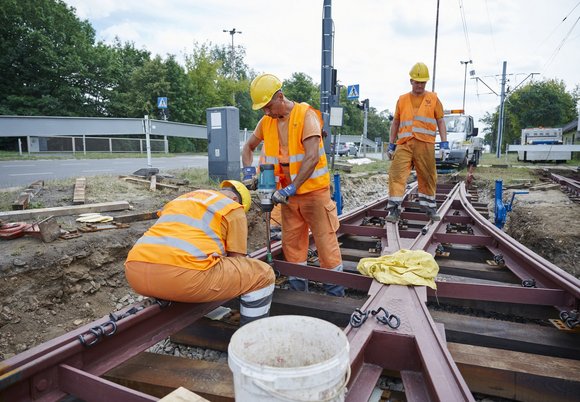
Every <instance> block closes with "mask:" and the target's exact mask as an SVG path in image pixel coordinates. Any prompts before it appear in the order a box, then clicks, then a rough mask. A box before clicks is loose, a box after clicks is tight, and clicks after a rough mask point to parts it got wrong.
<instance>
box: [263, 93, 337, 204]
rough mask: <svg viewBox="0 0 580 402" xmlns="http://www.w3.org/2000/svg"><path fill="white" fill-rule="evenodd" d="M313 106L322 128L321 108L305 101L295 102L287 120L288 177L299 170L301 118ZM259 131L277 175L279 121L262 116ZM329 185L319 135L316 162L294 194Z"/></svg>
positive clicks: (301, 149) (302, 119)
mask: <svg viewBox="0 0 580 402" xmlns="http://www.w3.org/2000/svg"><path fill="white" fill-rule="evenodd" d="M308 110H313V111H314V112H315V113H316V115H317V116H318V121H319V123H320V127H321V130H322V125H323V122H322V118H321V115H320V112H319V111H318V110H316V109H313V108H311V107H310V105H308V104H307V103H295V104H294V107H293V108H292V111H291V112H290V117H289V121H288V154H289V163H290V166H289V170H290V178H291V180H294V179H295V178H296V176H297V175H298V172H299V171H300V166H301V163H302V160H304V157H305V150H304V146H303V145H302V132H303V130H304V119H305V116H306V112H307V111H308ZM261 124H262V131H263V133H264V149H265V153H266V158H272V160H274V159H276V168H275V169H274V172H275V173H276V175H280V173H281V168H280V165H279V163H278V162H279V160H278V156H279V153H280V142H279V138H278V121H277V119H273V118H271V117H269V116H264V117H263V118H262V123H261ZM329 185H330V174H329V172H328V163H327V161H326V153H325V152H324V143H323V141H322V135H321V136H320V141H319V145H318V163H317V164H316V167H315V168H314V171H313V172H312V174H311V175H310V177H309V178H308V179H307V180H306V181H305V182H304V183H303V184H302V185H301V186H300V188H298V189H297V191H296V193H297V194H305V193H309V192H311V191H314V190H319V189H322V188H326V187H328V186H329Z"/></svg>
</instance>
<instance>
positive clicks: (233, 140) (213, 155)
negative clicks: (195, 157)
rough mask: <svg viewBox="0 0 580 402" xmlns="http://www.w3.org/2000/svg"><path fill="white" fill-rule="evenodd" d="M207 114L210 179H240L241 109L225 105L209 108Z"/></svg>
mask: <svg viewBox="0 0 580 402" xmlns="http://www.w3.org/2000/svg"><path fill="white" fill-rule="evenodd" d="M206 114H207V151H208V171H209V177H210V179H212V180H215V181H222V180H226V179H230V180H240V152H241V150H240V111H239V110H238V108H236V107H233V106H225V107H214V108H209V109H207V110H206Z"/></svg>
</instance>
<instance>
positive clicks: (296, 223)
mask: <svg viewBox="0 0 580 402" xmlns="http://www.w3.org/2000/svg"><path fill="white" fill-rule="evenodd" d="M288 200H289V202H288V204H287V205H283V206H282V251H283V252H284V257H285V258H286V261H288V262H295V263H305V262H306V261H307V259H308V245H309V233H308V230H309V229H310V231H312V237H313V238H314V243H315V244H316V249H317V251H318V259H319V261H320V267H321V268H326V269H333V268H337V267H338V266H340V265H342V257H341V255H340V248H339V247H338V239H337V238H336V231H337V230H338V227H339V222H338V216H337V214H336V204H335V203H334V201H332V200H331V199H330V189H329V188H325V189H320V190H316V191H312V192H310V193H306V194H296V195H293V196H292V197H289V198H288Z"/></svg>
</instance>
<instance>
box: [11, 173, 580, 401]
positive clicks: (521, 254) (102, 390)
mask: <svg viewBox="0 0 580 402" xmlns="http://www.w3.org/2000/svg"><path fill="white" fill-rule="evenodd" d="M440 188H441V189H445V190H447V192H445V193H440V194H437V200H438V201H439V202H440V207H439V213H440V214H441V215H442V219H441V221H440V222H435V223H429V222H427V221H425V219H426V218H425V215H424V214H420V213H417V212H414V211H413V209H414V208H415V207H416V205H417V203H416V202H414V201H413V197H415V195H416V192H417V185H416V183H414V184H413V185H410V186H409V187H408V189H407V191H406V193H405V196H404V202H403V205H404V206H405V208H406V210H405V211H404V212H403V214H402V218H404V219H408V220H409V227H408V228H406V229H404V228H400V227H399V226H398V225H396V224H392V223H386V224H385V225H384V226H383V227H377V226H365V222H368V220H369V218H384V217H385V216H386V214H387V212H386V211H385V206H386V204H387V202H388V198H383V199H380V200H377V201H375V202H372V203H369V204H367V205H364V206H362V207H360V208H358V209H356V210H354V211H352V212H350V213H348V214H345V215H344V216H342V217H341V218H340V223H341V226H340V228H339V236H349V235H355V236H368V237H369V238H378V239H379V240H380V244H381V246H382V249H381V254H382V255H384V254H388V253H391V252H393V251H396V250H398V249H400V248H408V249H411V250H424V251H427V252H429V253H432V254H435V251H436V248H437V246H438V245H439V244H440V243H443V242H451V243H453V242H457V244H473V243H476V244H478V245H479V246H481V247H483V248H486V249H488V250H489V251H491V252H492V253H493V254H497V253H502V254H503V255H504V258H505V261H506V267H507V268H508V269H509V270H510V271H512V272H514V274H515V275H517V276H518V277H519V278H521V279H526V278H529V277H533V278H534V279H536V283H537V287H536V288H523V287H514V286H513V285H501V284H493V285H491V284H478V283H460V282H453V281H448V280H446V281H437V287H438V290H437V292H436V293H435V292H434V291H432V290H431V289H426V288H425V287H407V286H400V285H384V284H381V283H379V282H377V281H376V280H373V279H371V278H368V277H364V276H361V275H357V274H353V273H349V272H333V271H328V270H324V269H321V268H316V267H313V266H303V265H298V264H293V263H289V262H286V261H283V260H282V247H281V242H280V241H278V242H275V243H273V244H272V248H271V249H272V255H273V256H274V257H276V259H275V260H274V263H273V268H274V269H275V270H277V271H279V272H281V273H283V274H286V275H294V276H299V277H303V278H308V279H310V280H313V281H319V282H323V283H336V284H340V285H344V286H346V287H350V288H353V289H359V290H362V291H365V292H367V294H368V299H367V300H366V302H365V304H364V306H363V307H362V310H363V311H366V312H367V313H372V312H373V311H375V312H377V311H379V309H380V308H383V311H386V312H388V314H386V315H393V316H396V317H397V318H398V319H399V320H400V325H399V326H398V327H397V328H391V327H389V326H388V325H385V324H384V323H382V322H381V321H378V320H377V319H376V318H377V317H375V316H374V315H370V316H369V318H368V319H367V320H366V322H363V324H362V325H361V326H357V327H353V326H352V325H349V326H348V327H347V328H346V329H345V332H346V334H347V336H348V338H349V341H350V343H351V355H350V357H351V368H352V377H351V381H350V383H349V385H348V390H349V391H348V393H347V400H348V401H359V400H360V401H366V400H368V397H367V396H370V393H372V390H373V388H374V387H375V384H376V382H377V380H378V378H379V377H380V376H381V375H382V372H383V370H384V369H388V370H396V371H398V372H400V374H401V378H402V380H403V383H404V387H405V393H406V397H407V400H409V401H425V400H432V401H451V400H457V401H459V400H461V401H464V400H467V401H471V400H473V397H472V395H471V392H470V391H469V388H468V387H467V385H466V383H465V381H464V379H463V377H462V376H461V374H460V372H459V370H458V368H457V366H456V364H455V362H454V361H453V359H452V357H451V355H450V353H449V351H448V350H447V346H446V342H445V335H444V333H443V332H442V326H441V325H440V324H437V323H435V322H434V320H433V319H432V317H431V315H430V314H429V311H428V310H427V306H426V301H427V296H428V295H429V296H431V295H437V296H441V297H448V298H462V299H463V298H464V299H470V300H490V301H501V302H506V303H527V304H541V305H547V306H567V307H570V308H571V307H573V306H576V307H578V300H579V295H580V283H579V281H578V280H577V279H576V278H573V277H572V276H571V275H569V274H566V273H565V272H563V271H562V270H560V269H559V268H558V267H556V266H555V265H554V264H551V263H549V262H548V261H546V260H545V259H543V258H542V257H540V256H538V255H536V254H535V253H533V252H532V251H531V250H528V249H527V248H525V247H523V246H522V245H521V244H519V243H517V242H516V241H515V240H513V239H511V238H510V237H509V236H507V235H505V234H504V233H503V232H501V231H499V229H497V228H495V226H493V224H491V223H490V222H489V221H487V220H486V219H485V218H483V217H482V216H481V214H479V212H478V211H477V210H476V208H475V207H474V206H473V205H472V204H471V198H472V197H471V195H469V194H468V193H467V190H466V188H465V185H464V184H459V185H456V186H454V187H449V186H441V187H440ZM411 221H413V224H411ZM417 222H419V223H418V225H419V226H420V227H419V228H417V227H413V225H414V226H417ZM448 223H462V224H469V225H472V226H473V233H472V234H471V235H463V234H456V233H446V229H445V226H446V224H448ZM250 256H251V257H254V258H260V259H265V258H266V248H264V249H262V250H258V251H257V252H255V253H252V254H251V255H250ZM220 304H223V301H222V302H214V303H202V304H184V303H173V304H171V305H169V306H167V307H165V308H161V306H159V305H157V304H147V303H141V304H137V305H133V306H129V307H127V308H126V309H123V310H121V311H120V312H119V313H118V315H119V316H122V317H123V318H122V319H118V320H116V321H115V320H114V321H115V324H114V327H115V331H113V330H112V326H113V325H112V324H111V317H110V316H109V317H103V318H102V319H100V320H97V321H95V322H93V323H90V324H87V325H85V326H84V327H82V328H79V329H77V330H75V331H72V332H70V333H68V334H65V335H63V336H61V337H59V338H57V339H55V340H52V341H49V342H46V343H44V344H42V345H39V346H38V347H35V348H33V349H31V350H29V351H27V352H24V353H22V354H20V355H17V356H14V357H12V358H10V359H7V360H6V361H4V362H2V363H0V400H14V401H24V400H34V401H40V400H42V401H55V400H59V399H60V398H62V397H63V396H66V395H67V394H70V395H74V396H76V397H79V398H81V399H84V400H87V401H99V402H100V401H108V400H126V401H151V400H156V398H153V397H151V396H150V395H147V394H143V393H141V392H138V391H135V390H132V389H130V388H126V387H123V386H120V385H118V384H114V383H112V382H110V381H107V380H105V379H102V378H100V377H99V376H101V375H102V374H104V373H105V372H107V371H108V370H110V369H112V368H114V367H116V366H117V365H119V364H120V363H122V362H124V361H126V360H128V359H129V358H131V357H133V356H135V355H136V354H138V353H139V352H142V351H144V350H146V349H147V348H149V347H150V346H152V345H154V344H156V343H157V342H159V341H161V340H163V339H165V338H167V337H168V336H170V335H172V334H173V333H175V332H177V331H179V330H180V329H182V328H185V327H186V326H188V325H190V324H193V323H195V322H196V321H197V320H198V319H199V318H201V317H203V315H205V314H206V313H207V312H209V311H211V310H212V309H213V308H215V307H217V306H218V305H220ZM136 306H141V307H142V308H140V309H138V310H137V311H133V312H132V313H130V314H129V312H130V311H132V309H133V308H135V307H136ZM99 328H100V329H99ZM107 331H108V332H107ZM113 332H114V333H113ZM79 336H83V339H84V342H80V341H79ZM93 342H94V344H92V345H91V346H88V344H91V343H93ZM365 397H367V399H364V398H365Z"/></svg>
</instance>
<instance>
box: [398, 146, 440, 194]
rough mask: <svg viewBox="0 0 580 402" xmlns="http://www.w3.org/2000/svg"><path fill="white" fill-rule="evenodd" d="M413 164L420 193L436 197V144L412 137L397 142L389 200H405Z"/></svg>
mask: <svg viewBox="0 0 580 402" xmlns="http://www.w3.org/2000/svg"><path fill="white" fill-rule="evenodd" d="M412 166H415V171H416V172H417V181H418V182H419V183H418V192H419V194H422V195H426V196H428V197H435V193H436V191H437V168H436V167H435V144H433V143H430V142H424V141H419V140H417V139H415V138H411V139H410V140H408V141H407V142H405V143H403V144H400V145H398V144H397V149H396V150H395V155H394V157H393V160H392V161H391V168H390V169H389V200H392V201H402V200H403V195H404V194H405V188H406V187H407V179H408V178H409V174H410V173H411V167H412Z"/></svg>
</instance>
